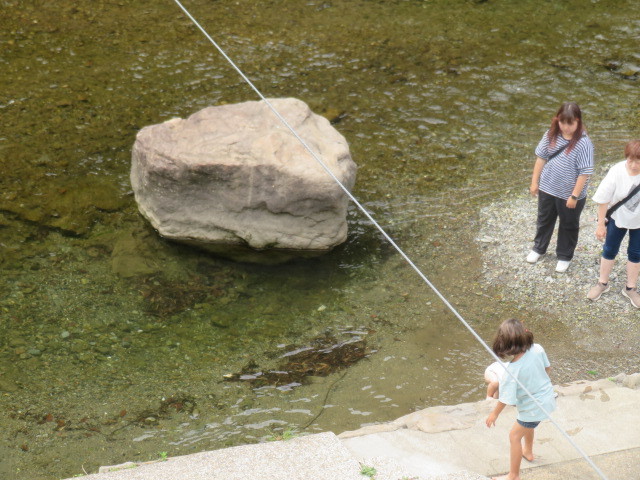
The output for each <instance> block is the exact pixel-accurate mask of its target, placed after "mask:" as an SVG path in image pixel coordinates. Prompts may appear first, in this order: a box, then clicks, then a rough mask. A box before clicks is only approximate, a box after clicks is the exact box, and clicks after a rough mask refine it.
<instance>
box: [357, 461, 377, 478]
mask: <svg viewBox="0 0 640 480" xmlns="http://www.w3.org/2000/svg"><path fill="white" fill-rule="evenodd" d="M376 473H378V472H377V471H376V469H375V468H374V467H369V466H368V465H362V464H360V475H365V476H367V477H369V478H373V476H374V475H375V474H376Z"/></svg>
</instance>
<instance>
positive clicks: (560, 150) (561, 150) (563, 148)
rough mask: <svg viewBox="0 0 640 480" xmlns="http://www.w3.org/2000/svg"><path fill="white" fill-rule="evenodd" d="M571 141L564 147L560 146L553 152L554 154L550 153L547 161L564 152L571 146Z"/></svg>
mask: <svg viewBox="0 0 640 480" xmlns="http://www.w3.org/2000/svg"><path fill="white" fill-rule="evenodd" d="M569 143H571V142H569ZM569 143H567V144H566V145H565V146H564V147H562V148H559V149H558V150H557V151H556V152H553V154H552V155H549V158H547V162H548V161H549V160H551V159H552V158H555V157H557V156H558V155H560V154H561V153H562V152H564V150H565V149H566V148H567V147H568V146H569Z"/></svg>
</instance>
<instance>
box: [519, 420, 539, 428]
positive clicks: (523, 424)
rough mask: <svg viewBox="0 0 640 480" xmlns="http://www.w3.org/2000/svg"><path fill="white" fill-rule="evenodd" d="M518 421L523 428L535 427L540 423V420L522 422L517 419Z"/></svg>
mask: <svg viewBox="0 0 640 480" xmlns="http://www.w3.org/2000/svg"><path fill="white" fill-rule="evenodd" d="M518 423H519V424H520V425H522V426H523V427H524V428H536V427H537V426H538V425H540V422H523V421H522V420H518Z"/></svg>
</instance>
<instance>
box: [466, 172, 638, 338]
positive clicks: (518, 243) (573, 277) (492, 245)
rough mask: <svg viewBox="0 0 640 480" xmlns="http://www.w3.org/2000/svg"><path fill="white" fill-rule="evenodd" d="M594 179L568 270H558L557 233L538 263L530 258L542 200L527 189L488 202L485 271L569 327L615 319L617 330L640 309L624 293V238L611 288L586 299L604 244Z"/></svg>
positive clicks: (492, 281)
mask: <svg viewBox="0 0 640 480" xmlns="http://www.w3.org/2000/svg"><path fill="white" fill-rule="evenodd" d="M594 180H597V182H599V180H600V178H598V179H592V182H591V187H590V190H589V196H588V197H587V204H586V206H585V209H584V210H583V212H582V216H581V220H580V238H579V241H578V246H577V248H576V252H575V256H574V258H573V261H572V262H571V265H570V266H569V269H568V270H567V272H566V273H556V272H555V266H556V262H557V258H556V255H555V245H556V235H557V227H556V232H554V235H553V237H552V239H551V243H550V245H549V250H548V251H547V253H546V254H545V255H544V256H543V257H542V258H541V259H540V260H539V261H538V262H537V263H536V264H534V265H531V264H529V263H527V262H526V261H525V257H526V256H527V254H528V253H529V251H530V250H531V247H532V246H533V237H534V235H535V229H536V214H537V200H536V199H535V198H533V197H531V196H530V195H528V193H527V194H524V193H523V194H522V195H520V196H517V197H515V198H514V197H513V196H512V197H510V198H509V199H508V200H502V201H499V202H495V203H492V204H491V205H489V206H487V207H484V208H483V209H482V210H481V212H480V225H481V227H480V231H479V232H478V235H477V237H476V242H477V243H478V245H479V247H480V250H481V251H482V260H483V272H482V273H483V276H484V278H485V280H486V282H487V284H488V285H492V286H495V287H496V288H499V289H501V290H502V291H503V292H504V296H505V297H507V298H509V299H510V300H512V301H515V302H517V303H518V304H520V305H523V306H528V307H535V308H537V309H540V310H544V311H548V312H549V313H551V314H553V315H555V316H557V318H558V319H559V320H561V321H562V322H563V323H564V324H566V325H567V326H576V325H580V326H582V327H585V326H586V327H588V326H590V325H596V324H598V325H599V326H603V322H614V323H615V327H616V330H617V331H618V334H620V333H621V330H626V329H629V328H630V327H632V326H636V325H637V322H638V318H637V315H639V314H640V310H637V309H636V308H634V307H633V306H632V305H631V304H630V303H629V300H628V299H627V298H625V297H624V296H622V294H621V293H620V291H621V289H622V288H623V287H624V286H625V282H626V271H625V268H626V245H627V239H625V240H624V241H623V243H622V246H621V248H620V253H619V254H618V257H617V259H616V264H615V267H614V270H613V272H612V275H611V279H610V283H611V290H610V291H609V292H608V293H605V294H604V295H602V297H600V299H599V300H598V301H596V302H592V301H590V300H589V299H587V292H588V291H589V288H590V287H592V286H593V285H595V283H596V282H597V280H598V270H599V262H600V254H601V252H602V243H601V242H600V241H598V240H597V239H596V237H595V227H596V208H597V207H596V204H595V202H593V200H591V195H592V194H593V192H595V188H596V187H597V184H598V183H597V182H596V181H594Z"/></svg>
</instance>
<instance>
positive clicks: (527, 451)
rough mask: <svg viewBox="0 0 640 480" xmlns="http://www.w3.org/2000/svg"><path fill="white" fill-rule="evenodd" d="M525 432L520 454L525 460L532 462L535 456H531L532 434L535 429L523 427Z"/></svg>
mask: <svg viewBox="0 0 640 480" xmlns="http://www.w3.org/2000/svg"><path fill="white" fill-rule="evenodd" d="M525 430H527V432H526V433H525V434H524V448H523V449H522V456H523V457H524V458H525V460H528V461H529V462H533V459H534V458H535V457H534V456H533V434H534V432H535V430H534V429H533V428H525Z"/></svg>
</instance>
